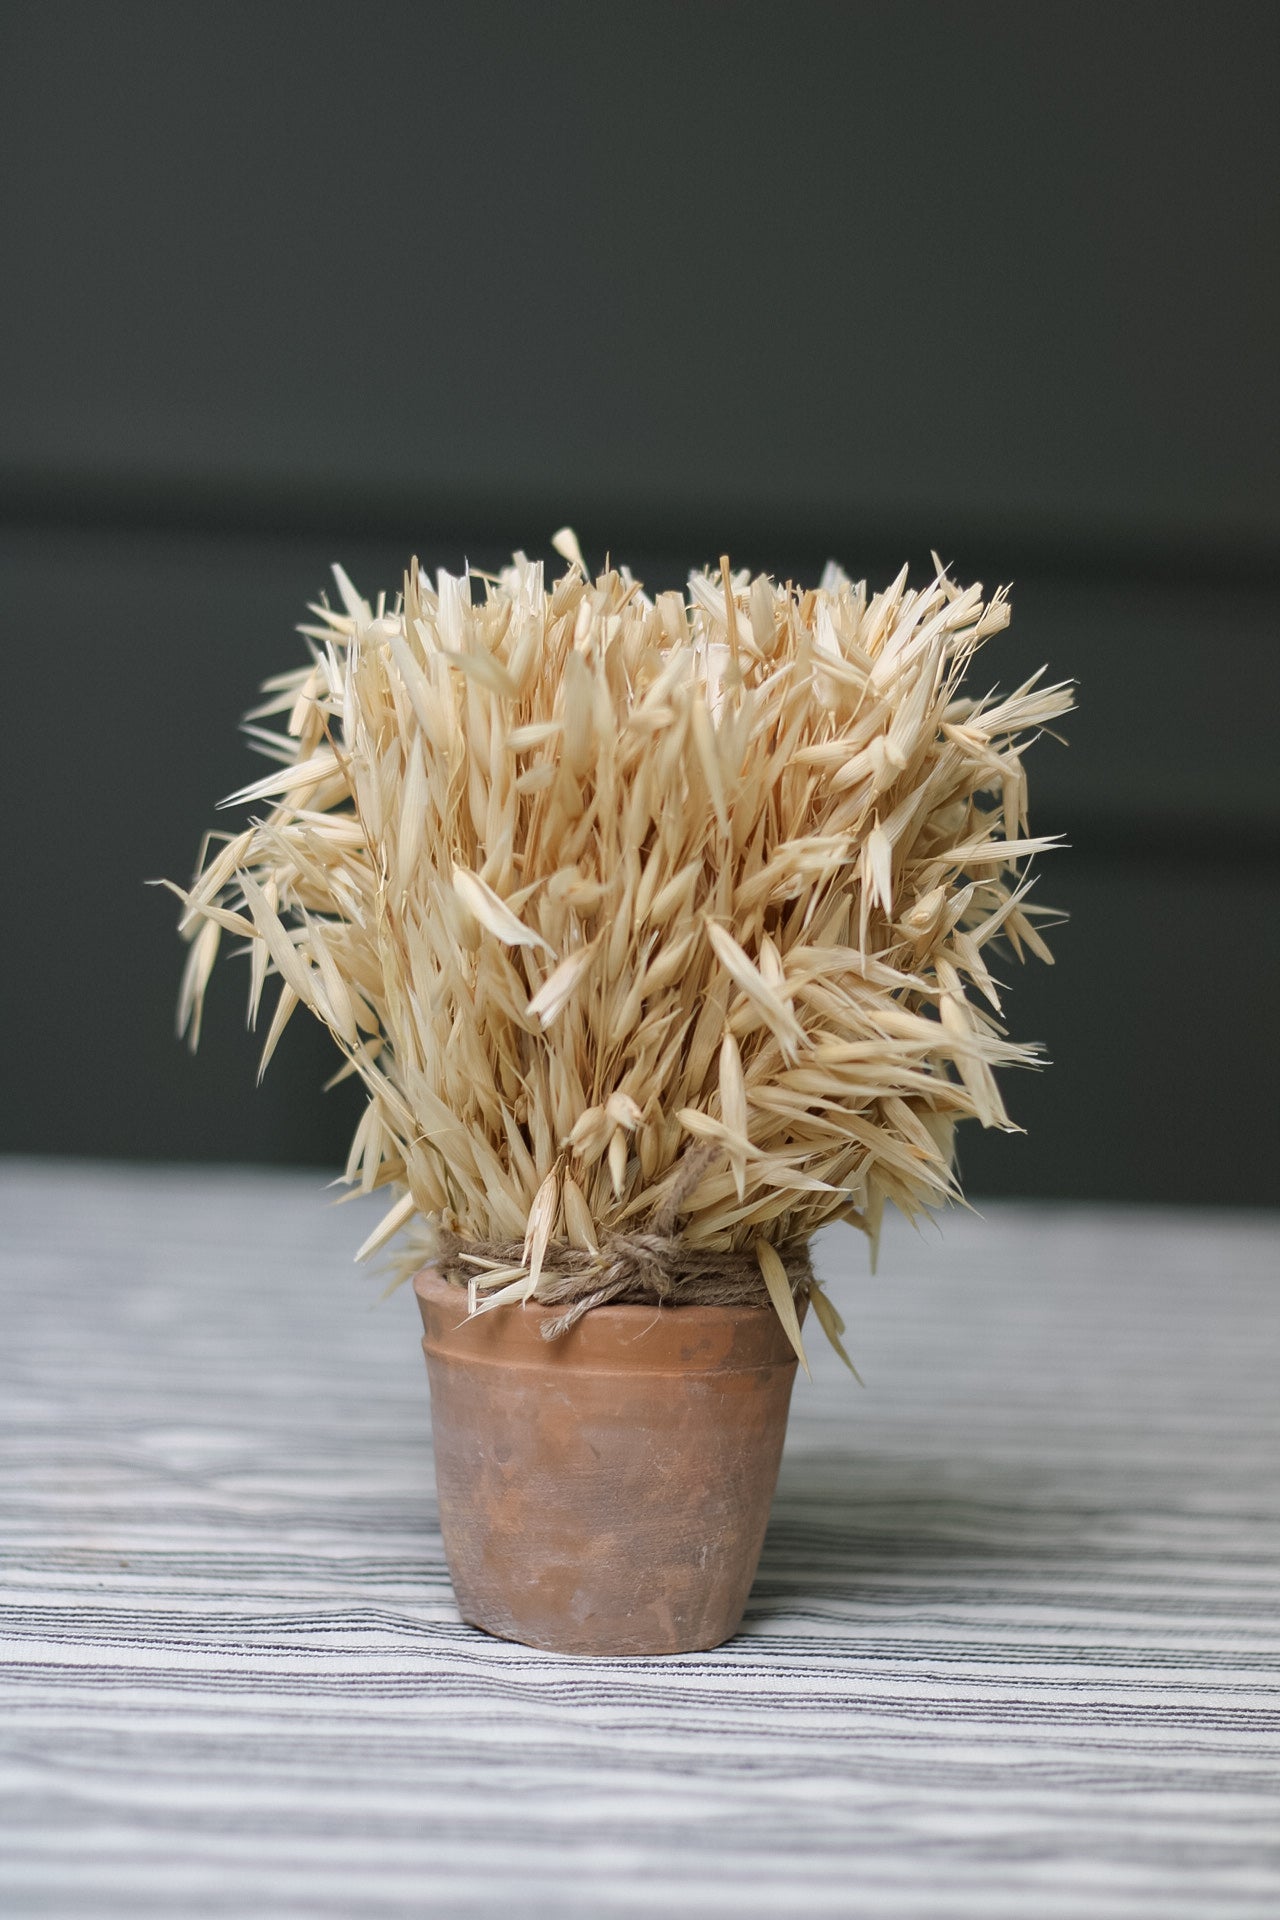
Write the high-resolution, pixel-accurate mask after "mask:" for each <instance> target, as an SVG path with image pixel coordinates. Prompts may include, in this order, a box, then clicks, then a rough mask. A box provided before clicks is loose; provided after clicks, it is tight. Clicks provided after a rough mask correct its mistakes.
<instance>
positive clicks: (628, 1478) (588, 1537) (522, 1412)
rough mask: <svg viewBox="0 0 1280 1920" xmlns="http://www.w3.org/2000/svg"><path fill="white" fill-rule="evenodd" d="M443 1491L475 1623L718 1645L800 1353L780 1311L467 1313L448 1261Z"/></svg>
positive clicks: (465, 1607)
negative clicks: (556, 1325)
mask: <svg viewBox="0 0 1280 1920" xmlns="http://www.w3.org/2000/svg"><path fill="white" fill-rule="evenodd" d="M414 1291H415V1293H416V1295H417V1298H418V1305H419V1308H420V1309H421V1313H422V1321H423V1326H424V1328H425V1330H426V1337H425V1338H424V1340H423V1343H422V1344H423V1349H424V1351H425V1353H426V1356H427V1371H428V1375H429V1378H430V1383H431V1408H432V1426H433V1430H434V1437H435V1459H436V1485H437V1488H438V1491H439V1496H440V1524H441V1528H442V1530H443V1534H444V1546H445V1553H446V1555H447V1557H448V1561H449V1570H450V1573H451V1574H452V1576H453V1585H454V1591H455V1593H456V1594H457V1598H458V1604H459V1607H460V1608H461V1610H462V1617H463V1619H464V1620H467V1621H469V1622H470V1623H471V1624H472V1625H473V1626H477V1627H483V1628H484V1629H485V1630H486V1631H487V1632H489V1633H493V1634H498V1635H500V1636H501V1637H502V1638H503V1639H508V1640H519V1641H522V1642H523V1643H524V1644H525V1645H527V1646H534V1647H545V1648H548V1649H551V1650H552V1651H555V1652H561V1653H588V1654H604V1655H609V1654H612V1655H644V1654H649V1655H653V1654H670V1653H684V1652H691V1651H693V1650H695V1649H699V1648H707V1647H715V1646H719V1645H720V1643H721V1642H722V1641H724V1640H727V1639H728V1638H729V1637H730V1635H731V1634H733V1633H735V1632H736V1631H737V1628H738V1626H739V1625H740V1623H741V1620H742V1614H743V1609H744V1608H745V1606H746V1601H747V1595H748V1593H749V1592H750V1588H751V1582H752V1580H753V1579H754V1578H755V1571H756V1566H757V1563H758V1561H759V1558H760V1548H761V1545H762V1543H763V1540H764V1532H765V1526H766V1524H767V1522H768V1518H769V1505H770V1502H771V1500H772V1498H773V1491H774V1487H775V1485H776V1483H777V1477H778V1463H779V1460H780V1459H781V1456H782V1442H783V1438H784V1435H785V1431H786V1422H787V1409H788V1406H789V1404H790V1399H791V1388H792V1383H793V1381H794V1379H795V1370H796V1361H795V1356H794V1354H793V1353H792V1350H791V1347H790V1346H789V1344H788V1342H787V1338H786V1335H785V1334H784V1333H783V1331H782V1328H781V1326H780V1325H779V1323H778V1320H777V1316H776V1315H775V1314H774V1313H773V1312H772V1311H771V1309H769V1308H767V1307H751V1306H747V1307H685V1306H682V1307H665V1308H659V1307H647V1306H645V1307H638V1306H607V1307H596V1308H594V1309H593V1310H592V1311H591V1312H589V1313H587V1314H584V1315H583V1317H582V1318H581V1319H580V1320H579V1321H578V1322H577V1323H576V1325H574V1326H573V1327H571V1328H570V1330H569V1331H568V1332H567V1333H566V1334H563V1335H562V1336H561V1337H560V1338H558V1339H556V1340H544V1339H543V1337H542V1332H541V1329H542V1325H543V1322H544V1321H545V1320H546V1319H548V1318H550V1317H552V1310H551V1309H548V1308H545V1307H540V1306H537V1305H535V1304H530V1305H527V1306H523V1307H520V1306H516V1307H505V1308H498V1309H496V1310H495V1311H494V1312H492V1313H487V1314H483V1315H480V1316H478V1317H477V1318H475V1319H470V1320H468V1319H467V1317H466V1296H465V1294H464V1293H463V1292H462V1291H461V1289H460V1288H458V1287H455V1286H453V1285H451V1284H450V1283H448V1282H447V1281H445V1280H443V1279H442V1278H441V1277H440V1275H439V1274H438V1273H436V1272H435V1271H434V1270H433V1269H431V1268H429V1267H428V1268H426V1269H424V1270H423V1272H421V1273H420V1274H419V1275H418V1276H417V1279H416V1280H415V1282H414Z"/></svg>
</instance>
